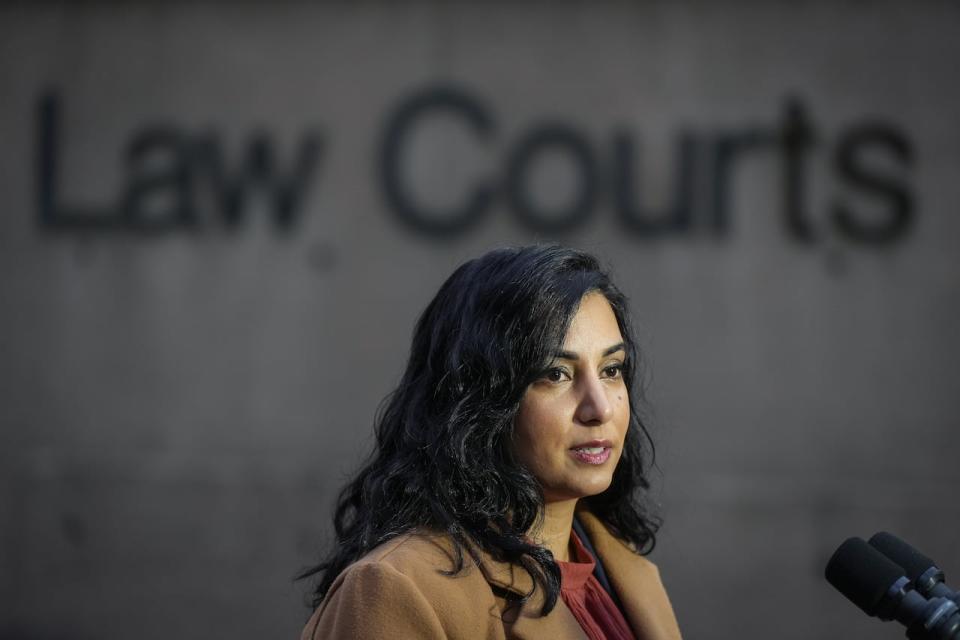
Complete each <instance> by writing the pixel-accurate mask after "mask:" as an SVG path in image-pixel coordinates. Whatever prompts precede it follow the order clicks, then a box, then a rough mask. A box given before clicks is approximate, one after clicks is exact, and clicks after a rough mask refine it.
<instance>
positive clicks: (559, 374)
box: [543, 367, 567, 382]
mask: <svg viewBox="0 0 960 640" xmlns="http://www.w3.org/2000/svg"><path fill="white" fill-rule="evenodd" d="M566 376H567V372H566V371H564V370H563V369H561V368H560V367H553V368H552V369H547V370H546V372H544V374H543V377H544V379H545V380H548V381H550V382H561V381H562V380H563V379H564V378H566Z"/></svg>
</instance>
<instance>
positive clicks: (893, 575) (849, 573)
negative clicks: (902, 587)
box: [825, 538, 904, 616]
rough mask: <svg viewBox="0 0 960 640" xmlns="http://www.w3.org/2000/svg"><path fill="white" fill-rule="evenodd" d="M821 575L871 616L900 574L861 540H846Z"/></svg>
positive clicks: (885, 558) (897, 568)
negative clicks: (823, 574)
mask: <svg viewBox="0 0 960 640" xmlns="http://www.w3.org/2000/svg"><path fill="white" fill-rule="evenodd" d="M825 575H826V578H827V582H829V583H830V584H832V585H833V586H834V588H836V590H837V591H839V592H840V593H842V594H843V595H845V596H846V597H847V598H848V599H849V600H850V601H851V602H853V603H854V604H855V605H857V606H858V607H860V608H861V609H863V611H864V612H865V613H866V614H867V615H869V616H875V615H877V611H878V607H879V605H880V603H881V602H882V601H883V597H884V596H885V595H886V594H887V592H888V591H889V590H890V587H891V586H893V584H894V583H895V582H896V581H897V580H899V579H900V578H902V577H903V576H904V572H903V568H902V567H900V566H899V565H897V564H895V563H894V562H893V561H892V560H890V559H889V558H887V557H886V556H885V555H883V554H882V553H880V552H879V551H877V550H876V549H874V548H873V547H871V546H870V545H869V544H867V543H866V542H864V541H863V539H861V538H848V539H847V540H846V541H845V542H844V543H843V544H842V545H840V547H839V548H837V550H836V551H835V552H834V553H833V556H832V557H831V558H830V561H829V562H828V563H827V568H826V571H825Z"/></svg>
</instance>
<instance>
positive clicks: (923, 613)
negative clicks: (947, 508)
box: [825, 538, 960, 640]
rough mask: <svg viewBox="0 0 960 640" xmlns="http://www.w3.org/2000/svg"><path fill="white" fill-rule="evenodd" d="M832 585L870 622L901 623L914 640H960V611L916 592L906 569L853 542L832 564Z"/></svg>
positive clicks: (841, 549)
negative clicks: (887, 621)
mask: <svg viewBox="0 0 960 640" xmlns="http://www.w3.org/2000/svg"><path fill="white" fill-rule="evenodd" d="M825 575H826V578H827V582H829V583H830V584H831V585H833V586H834V588H836V589H837V591H839V592H840V593H842V594H843V595H844V596H846V597H847V599H849V600H850V601H851V602H853V603H854V604H855V605H857V606H858V607H860V609H862V610H863V612H864V613H866V614H867V615H868V616H873V617H877V618H880V619H881V620H896V621H898V622H900V623H901V624H903V625H904V626H906V627H907V637H908V638H910V640H960V608H958V607H957V604H956V603H954V602H952V601H950V600H947V599H945V598H941V597H935V598H932V599H930V600H928V599H927V598H925V597H923V596H922V595H920V594H919V593H918V592H917V591H915V590H913V583H911V582H910V579H909V578H907V577H906V575H905V572H904V569H903V567H901V566H899V565H898V564H896V563H895V562H893V561H892V560H890V559H889V558H887V557H886V556H885V555H883V554H882V553H880V552H879V551H877V550H876V549H874V548H873V547H872V546H870V545H869V544H867V543H866V542H864V541H863V540H862V539H861V538H848V539H847V540H846V541H845V542H844V543H843V544H841V545H840V547H839V548H837V550H836V551H835V552H834V554H833V556H832V557H831V558H830V561H829V562H828V563H827V567H826V571H825Z"/></svg>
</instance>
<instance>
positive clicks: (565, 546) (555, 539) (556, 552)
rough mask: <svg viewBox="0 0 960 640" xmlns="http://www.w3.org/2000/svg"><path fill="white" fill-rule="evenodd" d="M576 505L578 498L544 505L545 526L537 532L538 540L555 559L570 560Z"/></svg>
mask: <svg viewBox="0 0 960 640" xmlns="http://www.w3.org/2000/svg"><path fill="white" fill-rule="evenodd" d="M576 507H577V501H576V500H564V501H561V502H548V503H546V504H545V505H544V507H543V526H542V527H540V530H539V531H538V532H537V536H536V538H537V540H536V542H537V544H541V545H543V546H544V547H546V548H547V549H549V550H550V552H551V553H552V554H553V559H554V560H558V561H560V562H569V561H570V531H571V530H572V529H573V512H574V510H575V509H576Z"/></svg>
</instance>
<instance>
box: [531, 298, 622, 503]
mask: <svg viewBox="0 0 960 640" xmlns="http://www.w3.org/2000/svg"><path fill="white" fill-rule="evenodd" d="M625 357H626V351H625V350H624V346H623V336H622V335H621V334H620V327H619V325H618V324H617V318H616V316H615V315H614V314H613V309H611V308H610V304H609V303H608V302H607V299H606V298H605V297H604V296H603V295H602V294H600V293H595V292H592V293H588V294H587V295H586V296H584V297H583V300H581V302H580V308H579V310H578V311H577V313H576V315H575V316H574V317H573V319H572V321H571V323H570V328H569V329H568V330H567V335H566V336H565V338H564V341H563V350H562V351H561V352H560V353H558V354H555V358H554V360H553V362H552V363H551V365H550V367H549V368H548V369H547V370H546V371H545V372H544V373H543V375H542V376H541V377H540V378H539V379H538V380H536V381H535V382H534V383H533V384H531V385H530V386H529V387H528V388H527V390H526V392H525V393H524V396H523V399H522V400H521V401H520V410H519V411H518V413H517V417H516V422H515V424H514V437H513V445H514V452H515V454H516V455H517V457H518V458H519V460H520V462H522V463H523V464H524V466H526V468H527V469H529V470H530V472H531V473H533V475H534V476H535V477H536V478H537V480H538V481H539V482H540V486H541V487H542V489H543V494H544V498H545V499H546V501H547V502H558V501H562V500H570V499H576V498H583V497H586V496H592V495H596V494H598V493H602V492H603V491H604V490H606V488H607V487H608V486H610V482H611V480H612V479H613V470H614V469H615V468H616V466H617V462H618V461H619V460H620V453H621V452H622V451H623V441H624V438H625V437H626V434H627V427H628V426H629V424H630V399H629V397H628V396H627V388H626V385H625V384H624V380H623V363H624V358H625Z"/></svg>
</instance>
